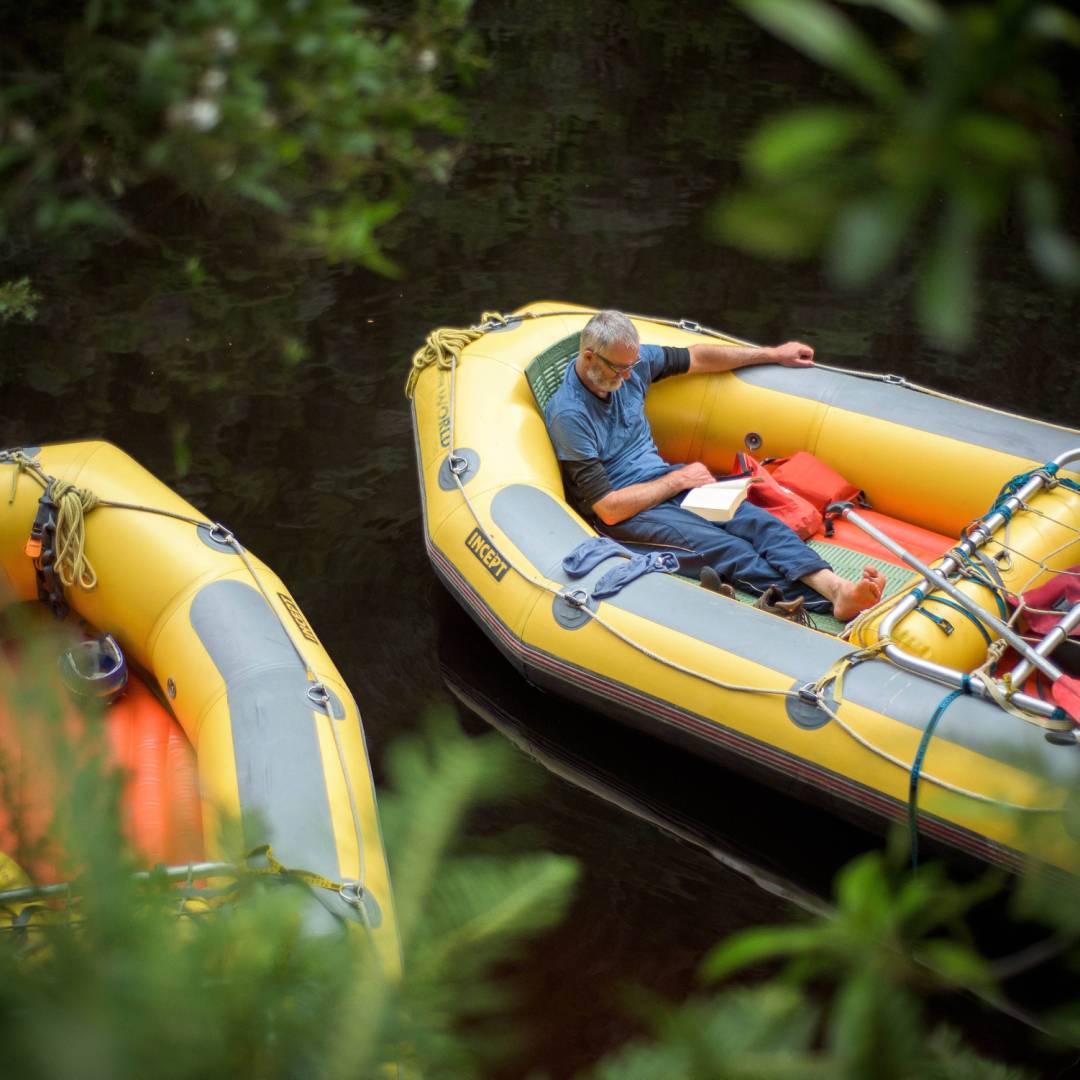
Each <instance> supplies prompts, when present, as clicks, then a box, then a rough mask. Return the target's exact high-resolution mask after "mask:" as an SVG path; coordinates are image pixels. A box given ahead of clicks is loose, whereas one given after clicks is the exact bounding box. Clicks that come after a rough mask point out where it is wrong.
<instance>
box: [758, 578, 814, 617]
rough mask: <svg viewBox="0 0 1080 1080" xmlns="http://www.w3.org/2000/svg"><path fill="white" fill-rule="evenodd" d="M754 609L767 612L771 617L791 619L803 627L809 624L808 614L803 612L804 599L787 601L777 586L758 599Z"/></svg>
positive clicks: (797, 597) (798, 598)
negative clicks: (777, 616)
mask: <svg viewBox="0 0 1080 1080" xmlns="http://www.w3.org/2000/svg"><path fill="white" fill-rule="evenodd" d="M754 607H756V608H758V609H759V610H761V611H767V612H768V613H769V614H770V615H779V616H780V618H781V619H790V620H791V622H794V623H799V624H800V625H802V626H806V625H807V624H808V622H809V618H808V616H807V613H806V612H805V611H804V610H803V598H802V597H801V596H796V597H795V599H794V600H785V599H784V594H783V593H782V592H781V591H780V590H779V589H778V588H777V587H776V586H775V585H770V586H769V587H768V588H767V589H766V590H765V591H764V592H763V593H762V594H761V595H760V596H759V597H758V598H757V600H756V601H755V602H754Z"/></svg>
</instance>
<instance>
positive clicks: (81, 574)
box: [52, 480, 98, 592]
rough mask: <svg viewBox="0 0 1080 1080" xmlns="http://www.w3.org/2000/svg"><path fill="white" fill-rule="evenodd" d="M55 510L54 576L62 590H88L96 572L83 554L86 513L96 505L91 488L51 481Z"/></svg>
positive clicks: (84, 553) (94, 580) (93, 583)
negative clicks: (58, 580) (73, 587)
mask: <svg viewBox="0 0 1080 1080" xmlns="http://www.w3.org/2000/svg"><path fill="white" fill-rule="evenodd" d="M52 497H53V501H54V502H55V503H56V505H57V507H58V508H59V509H58V510H57V513H56V562H55V567H56V576H57V577H58V578H59V579H60V583H61V584H62V585H63V586H64V588H65V589H70V588H71V587H72V586H73V585H78V586H79V588H80V589H84V590H85V591H86V592H89V591H90V590H91V589H92V588H94V586H96V585H97V573H96V572H95V570H94V568H93V566H91V565H90V560H89V559H88V558H87V557H86V515H87V514H89V513H90V511H91V510H93V509H94V507H95V506H97V505H98V497H97V496H96V495H95V494H94V493H93V492H92V491H86V490H85V489H84V488H78V487H76V486H75V485H74V484H72V483H70V482H69V481H67V480H53V482H52Z"/></svg>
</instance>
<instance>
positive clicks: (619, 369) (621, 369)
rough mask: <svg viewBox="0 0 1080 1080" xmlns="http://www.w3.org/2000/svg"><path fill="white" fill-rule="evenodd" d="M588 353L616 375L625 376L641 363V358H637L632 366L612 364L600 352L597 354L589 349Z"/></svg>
mask: <svg viewBox="0 0 1080 1080" xmlns="http://www.w3.org/2000/svg"><path fill="white" fill-rule="evenodd" d="M589 352H591V353H592V354H593V356H595V357H596V359H597V360H599V361H600V363H601V364H604V365H605V366H606V367H609V368H610V369H611V370H612V371H613V372H615V374H616V375H625V374H626V373H627V372H628V371H630V370H632V369H633V368H635V367H637V366H638V364H639V363H640V362H641V358H640V357H638V359H637V360H635V361H634V362H633V363H632V364H613V363H612V362H611V361H610V360H609V359H608V358H607V357H606V356H605V355H604V354H603V353H602V352H599V351H598V350H596V349H590V350H589Z"/></svg>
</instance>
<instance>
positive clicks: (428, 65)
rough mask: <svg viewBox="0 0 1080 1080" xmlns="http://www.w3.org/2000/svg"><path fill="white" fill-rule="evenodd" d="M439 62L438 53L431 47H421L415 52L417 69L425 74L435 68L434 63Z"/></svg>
mask: <svg viewBox="0 0 1080 1080" xmlns="http://www.w3.org/2000/svg"><path fill="white" fill-rule="evenodd" d="M438 62H439V54H438V53H437V52H436V51H435V50H434V49H432V48H426V49H421V50H420V51H419V52H418V53H417V54H416V67H417V70H418V71H421V72H423V74H425V75H427V74H428V72H431V71H434V70H435V65H436V64H438Z"/></svg>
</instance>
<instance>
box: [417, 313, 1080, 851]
mask: <svg viewBox="0 0 1080 1080" xmlns="http://www.w3.org/2000/svg"><path fill="white" fill-rule="evenodd" d="M592 314H593V309H589V308H584V307H580V306H577V305H573V304H565V303H535V304H530V305H528V306H527V307H525V308H522V309H519V310H518V311H516V312H514V313H513V314H512V315H510V316H487V315H485V316H484V318H483V321H482V322H481V324H480V325H478V326H476V327H473V328H471V329H469V330H462V331H445V330H444V331H436V332H434V333H433V334H432V335H431V336H430V337H429V338H428V341H427V343H426V345H425V346H424V347H423V348H421V349H420V350H419V351H418V352H417V354H416V356H415V357H414V361H413V369H412V372H411V374H410V378H409V383H408V387H407V390H408V392H409V394H410V396H411V397H412V402H413V421H414V432H415V441H416V456H417V463H418V469H419V479H420V493H421V501H422V506H423V515H424V530H425V540H426V544H427V550H428V553H429V556H430V558H431V561H432V564H433V566H434V569H435V570H436V572H437V574H438V575H439V577H440V578H441V579H442V580H443V582H444V583H445V584H446V586H447V587H448V588H449V589H450V591H451V593H453V595H454V596H455V597H456V598H457V599H458V600H459V601H460V602H461V603H462V605H463V606H464V607H465V608H466V609H467V610H468V611H469V612H470V613H471V614H472V616H473V617H474V618H475V619H476V621H477V622H478V623H479V625H480V626H481V627H482V628H483V629H484V630H485V631H486V633H487V634H488V636H489V637H490V638H491V639H492V640H493V641H494V642H495V644H496V645H497V646H498V647H499V648H500V649H501V650H502V652H503V653H504V654H505V655H506V656H507V657H508V658H509V659H510V660H511V661H512V662H513V663H514V664H515V665H516V666H517V668H518V669H519V670H520V671H521V672H522V673H523V674H524V675H525V677H526V678H528V679H529V680H530V681H531V682H533V683H535V684H537V685H539V686H541V687H543V688H546V689H549V690H552V691H554V692H557V693H559V694H562V695H564V696H566V697H569V698H571V699H574V700H578V701H580V702H583V703H586V704H588V705H590V706H591V707H593V708H595V709H596V710H598V711H602V712H604V713H607V714H609V715H614V716H616V717H618V718H620V719H622V720H624V721H625V722H628V723H630V724H633V725H635V726H638V727H641V728H643V729H645V730H649V731H652V732H654V733H656V734H659V735H660V736H662V737H664V738H667V739H669V740H672V741H674V742H677V743H681V744H683V745H685V746H688V747H690V748H692V749H693V750H695V751H697V752H699V753H701V754H704V755H706V756H710V757H714V758H717V759H719V760H721V761H723V762H725V763H727V764H729V765H732V766H735V767H739V768H741V769H743V770H744V771H747V772H749V773H750V774H751V775H755V776H758V777H759V778H761V779H764V780H768V781H770V782H773V783H776V784H778V785H779V786H781V787H783V788H786V789H793V788H794V789H799V792H800V794H803V795H805V796H806V797H810V798H813V799H816V800H818V801H824V802H826V803H827V804H828V805H830V806H832V807H833V808H834V809H836V810H838V811H840V812H844V813H846V814H848V815H849V816H853V817H855V818H857V819H867V818H869V819H871V822H872V823H874V824H878V825H880V824H882V823H883V822H884V821H887V820H889V819H901V820H902V819H905V818H908V819H909V820H910V821H912V822H917V826H918V829H919V831H920V832H921V833H922V834H923V835H925V836H927V837H929V838H931V839H932V840H934V841H937V842H940V843H942V844H944V845H947V846H950V847H955V848H959V849H962V850H964V851H967V852H969V853H972V854H974V855H976V856H977V857H979V858H982V859H985V860H989V861H994V862H999V863H1002V864H1005V865H1008V866H1016V865H1018V864H1019V863H1020V862H1021V861H1023V860H1024V859H1025V857H1028V856H1034V857H1037V858H1038V859H1039V860H1040V861H1043V862H1044V863H1047V864H1050V865H1052V866H1056V867H1060V868H1062V869H1065V870H1068V871H1071V872H1075V871H1077V870H1080V841H1078V837H1077V836H1076V835H1074V834H1073V832H1072V831H1071V830H1072V828H1073V825H1072V823H1073V822H1074V821H1075V816H1074V814H1072V813H1070V809H1073V810H1075V808H1074V807H1072V803H1073V802H1074V801H1075V798H1076V793H1077V790H1078V787H1080V747H1078V746H1077V740H1076V737H1075V730H1076V727H1075V724H1074V723H1073V721H1072V720H1071V719H1070V718H1069V717H1068V716H1067V715H1066V714H1065V713H1064V712H1063V710H1062V709H1061V708H1059V707H1058V706H1057V705H1056V703H1055V702H1054V701H1053V699H1052V698H1051V697H1050V695H1048V694H1046V695H1044V697H1045V698H1046V699H1045V700H1044V697H1043V696H1039V694H1038V693H1036V692H1035V691H1034V690H1032V689H1031V687H1030V686H1028V687H1027V688H1024V687H1023V686H1022V685H1021V684H1022V680H1021V682H1020V683H1018V684H1015V685H1014V684H1013V682H1011V681H1010V678H1009V677H1008V675H1006V674H1004V672H1003V670H1002V665H1004V663H1005V662H1006V661H1005V659H1004V658H1003V657H1001V656H999V655H998V654H999V651H1000V650H1001V646H1000V645H996V644H995V645H994V646H993V648H991V647H990V643H991V642H996V641H998V639H1000V637H1001V636H1002V635H1001V632H999V630H998V629H996V628H995V626H994V625H992V620H990V621H988V620H985V619H983V618H981V617H979V616H972V615H970V614H965V611H963V610H960V607H962V606H963V604H962V603H959V606H958V601H957V600H956V599H955V597H954V596H953V595H952V594H951V593H948V592H946V591H942V589H939V588H938V587H937V585H936V584H935V581H934V580H931V579H925V578H924V577H923V575H922V574H921V573H920V572H913V570H912V569H911V566H912V564H910V563H906V562H905V560H904V558H903V556H898V555H897V554H896V553H895V552H893V551H891V550H889V549H887V547H884V546H881V545H880V544H879V543H878V542H877V541H875V540H873V539H871V538H868V537H866V536H863V534H862V532H861V530H860V529H859V528H858V527H857V524H856V521H855V519H856V518H858V519H859V520H861V521H863V522H864V523H865V522H867V520H868V519H870V518H872V519H873V521H874V522H875V523H876V525H877V526H878V527H881V528H883V529H885V531H886V534H887V535H888V536H891V537H893V538H894V540H895V538H897V537H899V538H900V542H901V547H903V548H904V550H905V551H908V550H909V548H908V547H907V546H906V545H907V544H908V541H909V538H912V537H914V538H917V539H919V540H920V543H921V545H922V550H923V552H925V550H926V549H927V547H928V546H929V547H931V548H932V547H933V542H934V540H935V539H937V540H939V541H940V543H939V544H938V546H937V547H936V549H935V550H934V565H935V567H938V568H941V569H942V571H943V572H945V573H946V575H947V584H948V585H949V586H950V587H951V588H953V589H957V588H958V589H959V590H960V591H961V592H963V593H964V594H965V595H967V596H970V597H971V598H973V599H974V600H975V602H976V603H977V604H979V605H981V606H982V608H986V609H989V610H990V612H991V615H992V616H993V617H994V618H997V617H998V616H999V614H1003V615H1005V616H1006V618H1007V611H1005V609H1004V607H1003V606H1002V605H1004V603H1005V598H1006V596H1007V595H1009V594H1015V593H1018V592H1021V591H1023V590H1026V589H1029V588H1032V587H1033V586H1035V585H1037V584H1039V583H1041V582H1042V581H1044V580H1046V579H1047V578H1049V577H1050V576H1052V575H1053V574H1054V573H1055V572H1058V571H1061V570H1064V569H1065V568H1067V567H1070V566H1073V565H1075V564H1077V563H1080V487H1078V486H1077V483H1076V482H1077V480H1078V479H1080V477H1078V476H1077V473H1076V472H1075V469H1076V467H1077V464H1078V463H1080V432H1077V431H1073V430H1069V429H1065V428H1061V427H1055V426H1053V425H1049V424H1044V423H1040V422H1037V421H1033V420H1028V419H1025V418H1023V417H1019V416H1014V415H1011V414H1008V413H1004V412H1000V411H997V410H993V409H988V408H985V407H983V406H979V405H976V404H972V403H969V402H963V401H958V400H957V399H955V398H950V397H948V396H946V395H942V394H937V393H934V392H933V391H928V390H925V389H924V388H920V387H915V386H912V385H910V384H907V383H905V382H904V381H903V380H902V379H897V378H895V377H892V376H888V377H883V376H877V375H871V374H867V373H858V372H845V371H840V370H838V369H835V368H829V367H827V366H825V365H822V364H819V365H818V366H816V367H814V368H811V369H791V368H784V367H779V366H774V365H766V366H755V367H748V368H743V369H739V370H737V371H734V372H726V373H723V374H715V375H695V376H683V377H679V378H673V379H666V380H663V381H662V382H660V383H658V384H657V385H656V386H654V387H653V388H652V390H651V391H650V393H649V395H648V398H647V403H648V414H649V419H650V422H651V423H652V426H653V430H654V433H655V436H656V441H657V445H658V447H659V449H660V452H661V454H662V455H663V456H664V457H665V459H667V460H668V461H671V462H690V461H703V462H704V463H706V464H707V465H709V466H710V467H711V468H712V469H713V471H714V472H717V473H725V472H727V471H728V470H729V469H730V467H731V463H732V460H733V457H734V454H735V453H736V452H737V451H741V450H744V449H747V448H749V449H751V450H752V451H753V452H754V453H755V455H757V456H758V457H761V458H765V457H783V456H786V455H791V454H793V453H795V452H796V451H798V450H807V451H810V452H811V453H813V454H815V455H816V456H817V457H819V458H821V459H823V460H824V461H825V462H826V463H828V464H829V465H831V466H832V467H833V468H834V469H836V470H837V471H838V472H839V473H840V474H841V475H843V476H844V477H845V478H846V479H848V480H849V481H851V482H852V483H853V484H855V485H856V486H857V487H859V488H861V489H862V490H863V491H864V492H865V494H866V496H867V497H868V499H869V502H870V503H871V504H872V506H873V511H872V512H870V511H856V512H855V514H854V515H852V520H842V521H838V522H837V531H836V536H834V537H832V538H831V539H830V538H826V537H823V536H819V537H817V538H815V539H814V540H813V541H812V543H813V544H814V546H815V547H817V548H818V549H819V550H821V551H822V553H823V554H824V555H825V557H826V558H827V559H828V560H829V561H830V562H831V563H832V564H833V565H834V566H835V567H836V568H837V570H838V572H842V573H847V574H848V575H849V576H858V573H859V572H860V571H861V567H862V566H863V565H865V564H866V562H867V561H868V560H872V561H875V562H878V565H880V566H881V567H882V568H883V570H885V571H886V572H887V577H888V578H889V581H890V588H889V590H888V594H887V596H888V598H887V600H886V602H885V603H884V604H883V605H882V607H881V608H880V609H879V610H878V611H874V612H870V613H865V615H864V617H860V619H859V620H858V621H857V623H856V624H854V625H851V626H848V627H847V628H843V627H841V626H840V625H839V624H833V625H832V626H831V631H830V628H829V625H828V620H818V625H817V627H816V628H813V627H805V626H800V625H796V624H794V623H791V622H788V621H785V620H783V619H780V618H778V617H776V616H774V615H770V614H767V613H764V612H762V611H759V610H757V609H755V608H753V607H752V606H751V605H749V604H745V603H740V602H738V601H736V600H729V599H727V598H725V597H723V596H720V595H718V594H716V593H712V592H709V591H707V590H705V589H702V588H700V587H699V586H697V584H696V582H693V581H691V580H690V579H688V578H680V577H678V576H676V575H667V574H658V573H653V574H646V575H645V576H643V577H640V578H638V579H636V580H635V581H633V582H631V583H630V584H629V585H628V586H626V587H625V588H624V589H623V590H622V591H621V592H619V593H618V594H617V595H615V596H613V597H610V598H608V599H604V600H601V601H597V600H596V598H595V597H593V596H592V595H591V593H590V586H591V584H592V583H593V582H595V580H596V579H597V578H598V577H599V576H600V575H602V574H603V573H604V572H606V571H607V570H610V569H611V568H612V567H613V566H614V565H617V564H616V563H614V562H612V561H610V560H607V561H605V562H602V563H601V564H600V565H599V566H597V567H596V568H595V570H593V571H592V572H591V573H590V574H589V575H588V576H586V577H584V578H581V579H577V580H571V578H570V577H569V576H568V575H567V574H566V573H565V571H564V570H563V566H562V560H563V558H564V557H565V556H566V555H567V554H569V552H570V551H572V550H573V549H574V548H575V547H576V546H577V545H578V544H579V543H581V542H582V541H583V540H585V539H587V538H588V537H591V536H594V535H596V534H595V532H594V530H593V528H592V527H591V525H590V524H589V523H587V522H586V521H584V520H583V519H582V518H581V517H580V516H579V515H578V514H576V513H575V512H574V510H573V509H571V507H570V506H569V505H568V503H567V502H566V499H565V496H564V491H563V485H562V480H561V477H560V472H559V466H558V463H557V461H556V458H555V454H554V451H553V449H552V447H551V443H550V441H549V439H548V436H547V432H546V429H545V426H544V421H543V416H542V403H543V402H545V401H546V400H547V398H548V397H549V396H550V394H551V393H552V392H553V391H554V389H555V388H556V386H557V385H558V383H559V382H560V381H561V378H562V374H563V372H564V371H565V367H566V365H567V364H568V363H571V362H572V361H573V359H574V358H575V356H576V351H577V337H578V334H579V333H580V330H581V328H582V326H583V325H584V324H585V322H586V321H587V320H588V318H589V317H590V316H591V315H592ZM634 321H635V324H636V325H637V328H638V330H639V332H640V335H641V340H642V341H643V342H652V343H656V344H659V345H674V346H688V345H692V344H694V343H695V342H707V341H717V340H720V341H725V342H728V343H731V344H737V345H738V344H745V343H744V342H740V341H738V340H737V339H734V338H730V337H726V336H725V335H722V334H717V333H715V332H713V331H710V330H707V329H704V328H702V327H700V326H698V325H697V324H694V323H688V322H686V321H681V322H675V321H671V320H665V319H654V318H646V317H638V316H635V317H634ZM1048 465H1049V468H1047V466H1048ZM1029 473H1031V474H1032V475H1031V476H1028V475H1027V474H1029ZM1015 477H1021V479H1020V480H1018V481H1017V484H1016V485H1014V486H1016V487H1018V488H1019V491H1018V495H1017V496H1016V497H1015V498H1014V500H1013V502H1012V503H1010V504H1008V505H1007V506H1005V509H1004V510H1003V511H999V512H998V514H997V517H990V518H986V515H987V512H988V511H989V510H990V508H991V507H992V506H993V505H994V504H995V501H996V500H997V499H998V497H999V493H1001V491H1002V488H1003V485H1005V484H1006V483H1007V482H1008V481H1010V480H1011V479H1012V478H1015ZM846 513H848V514H850V508H849V510H848V511H846ZM981 518H984V519H985V521H986V525H985V527H984V529H983V532H984V533H985V535H981V536H979V537H978V539H980V540H981V541H982V542H981V544H979V545H978V546H977V550H973V551H969V550H968V549H967V548H961V547H959V546H957V547H955V548H954V547H950V544H951V545H959V541H960V539H961V531H962V530H964V529H965V528H966V527H967V526H969V524H970V523H972V522H973V521H975V520H976V519H981ZM977 533H978V530H976V532H975V533H973V535H976V534H977ZM856 534H858V537H859V539H858V540H854V539H853V537H854V536H855V535H856ZM969 546H971V547H975V546H976V545H974V544H972V545H969ZM849 548H850V549H849ZM946 549H948V551H947V550H946ZM949 551H952V554H953V558H952V561H951V562H950V561H949ZM924 558H925V561H930V557H929V556H925V555H924ZM987 564H990V565H989V566H988V565H987ZM984 582H988V583H989V584H985V583H984ZM946 601H950V602H951V603H952V605H953V607H952V608H950V607H948V606H946V603H945V602H946ZM927 613H929V615H928V614H927ZM930 616H933V617H930ZM1077 616H1080V612H1078V613H1076V615H1075V616H1074V617H1077ZM1010 629H1011V628H1010V627H1009V626H1008V625H1006V631H1009V630H1010ZM1040 662H1043V663H1046V664H1049V665H1052V664H1053V657H1052V656H1050V657H1049V659H1047V658H1046V657H1043V658H1042V660H1041V661H1040ZM1040 693H1041V691H1040Z"/></svg>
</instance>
